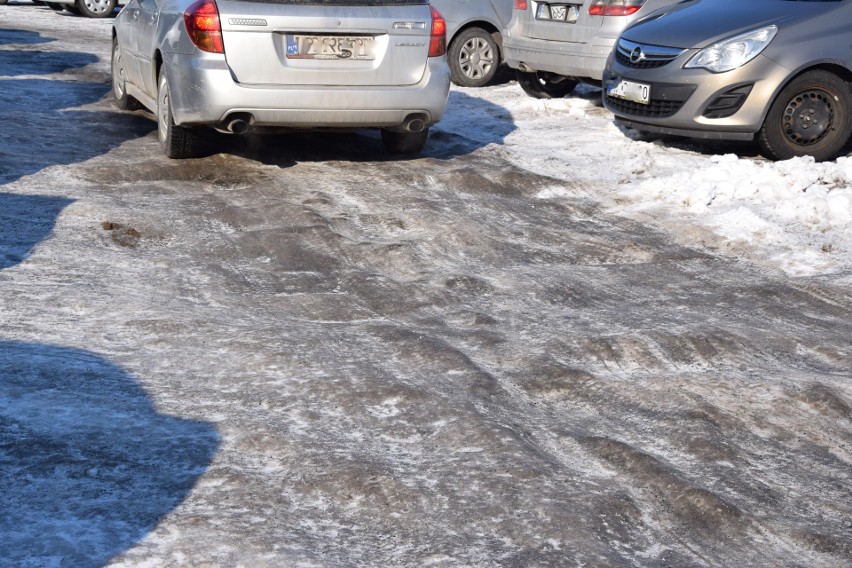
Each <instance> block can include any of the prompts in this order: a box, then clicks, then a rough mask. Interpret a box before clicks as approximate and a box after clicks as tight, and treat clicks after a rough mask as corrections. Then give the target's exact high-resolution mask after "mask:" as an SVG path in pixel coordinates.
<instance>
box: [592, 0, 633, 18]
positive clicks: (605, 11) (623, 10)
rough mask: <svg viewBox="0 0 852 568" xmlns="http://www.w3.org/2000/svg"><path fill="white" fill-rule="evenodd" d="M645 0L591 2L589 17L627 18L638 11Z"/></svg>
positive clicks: (602, 0) (595, 0) (601, 0)
mask: <svg viewBox="0 0 852 568" xmlns="http://www.w3.org/2000/svg"><path fill="white" fill-rule="evenodd" d="M644 3H645V0H593V2H592V3H591V4H590V5H589V15H590V16H629V15H630V14H635V13H636V12H638V11H639V9H640V8H641V7H642V5H643V4H644Z"/></svg>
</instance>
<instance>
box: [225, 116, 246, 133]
mask: <svg viewBox="0 0 852 568" xmlns="http://www.w3.org/2000/svg"><path fill="white" fill-rule="evenodd" d="M225 129H226V130H227V131H228V132H230V133H231V134H245V133H246V132H248V129H249V123H248V122H246V121H245V120H243V119H242V118H235V119H233V120H231V121H230V122H228V124H227V125H226V126H225Z"/></svg>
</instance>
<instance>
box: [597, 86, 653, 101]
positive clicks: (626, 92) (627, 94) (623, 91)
mask: <svg viewBox="0 0 852 568" xmlns="http://www.w3.org/2000/svg"><path fill="white" fill-rule="evenodd" d="M606 93H607V94H608V95H609V96H611V97H615V98H618V99H624V100H627V101H632V102H634V103H640V104H643V105H647V104H650V102H651V85H646V84H644V83H634V82H633V81H623V80H622V81H619V82H618V84H617V85H615V86H614V87H610V88H609V89H608V90H607V92H606Z"/></svg>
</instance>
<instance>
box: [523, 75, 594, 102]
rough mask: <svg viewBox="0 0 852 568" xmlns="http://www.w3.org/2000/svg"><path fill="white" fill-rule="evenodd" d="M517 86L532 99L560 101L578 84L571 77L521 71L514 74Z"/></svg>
mask: <svg viewBox="0 0 852 568" xmlns="http://www.w3.org/2000/svg"><path fill="white" fill-rule="evenodd" d="M516 76H517V79H518V84H519V85H520V86H521V88H522V89H523V90H524V92H525V93H526V94H528V95H529V96H531V97H533V98H534V99H561V98H562V97H564V96H565V95H567V94H569V93H571V91H573V90H574V89H575V88H576V87H577V85H578V84H579V83H580V82H579V81H578V80H576V79H572V78H571V77H564V76H562V75H555V74H553V73H545V72H543V71H521V70H520V69H518V70H517V73H516Z"/></svg>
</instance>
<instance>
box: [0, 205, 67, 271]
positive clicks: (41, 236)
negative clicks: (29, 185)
mask: <svg viewBox="0 0 852 568" xmlns="http://www.w3.org/2000/svg"><path fill="white" fill-rule="evenodd" d="M73 201H74V200H73V199H67V198H65V197H50V196H47V195H17V194H12V193H0V270H2V269H4V268H9V267H10V266H14V265H16V264H18V263H20V262H23V261H24V260H26V258H27V257H28V256H29V255H30V253H31V252H32V250H33V248H34V247H35V246H36V245H37V244H38V243H40V242H41V241H43V240H45V239H46V238H47V237H48V236H50V233H51V232H52V231H53V225H54V224H55V223H56V218H57V217H58V216H59V213H60V212H62V210H63V209H64V208H65V207H66V206H67V205H68V204H70V203H73Z"/></svg>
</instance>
